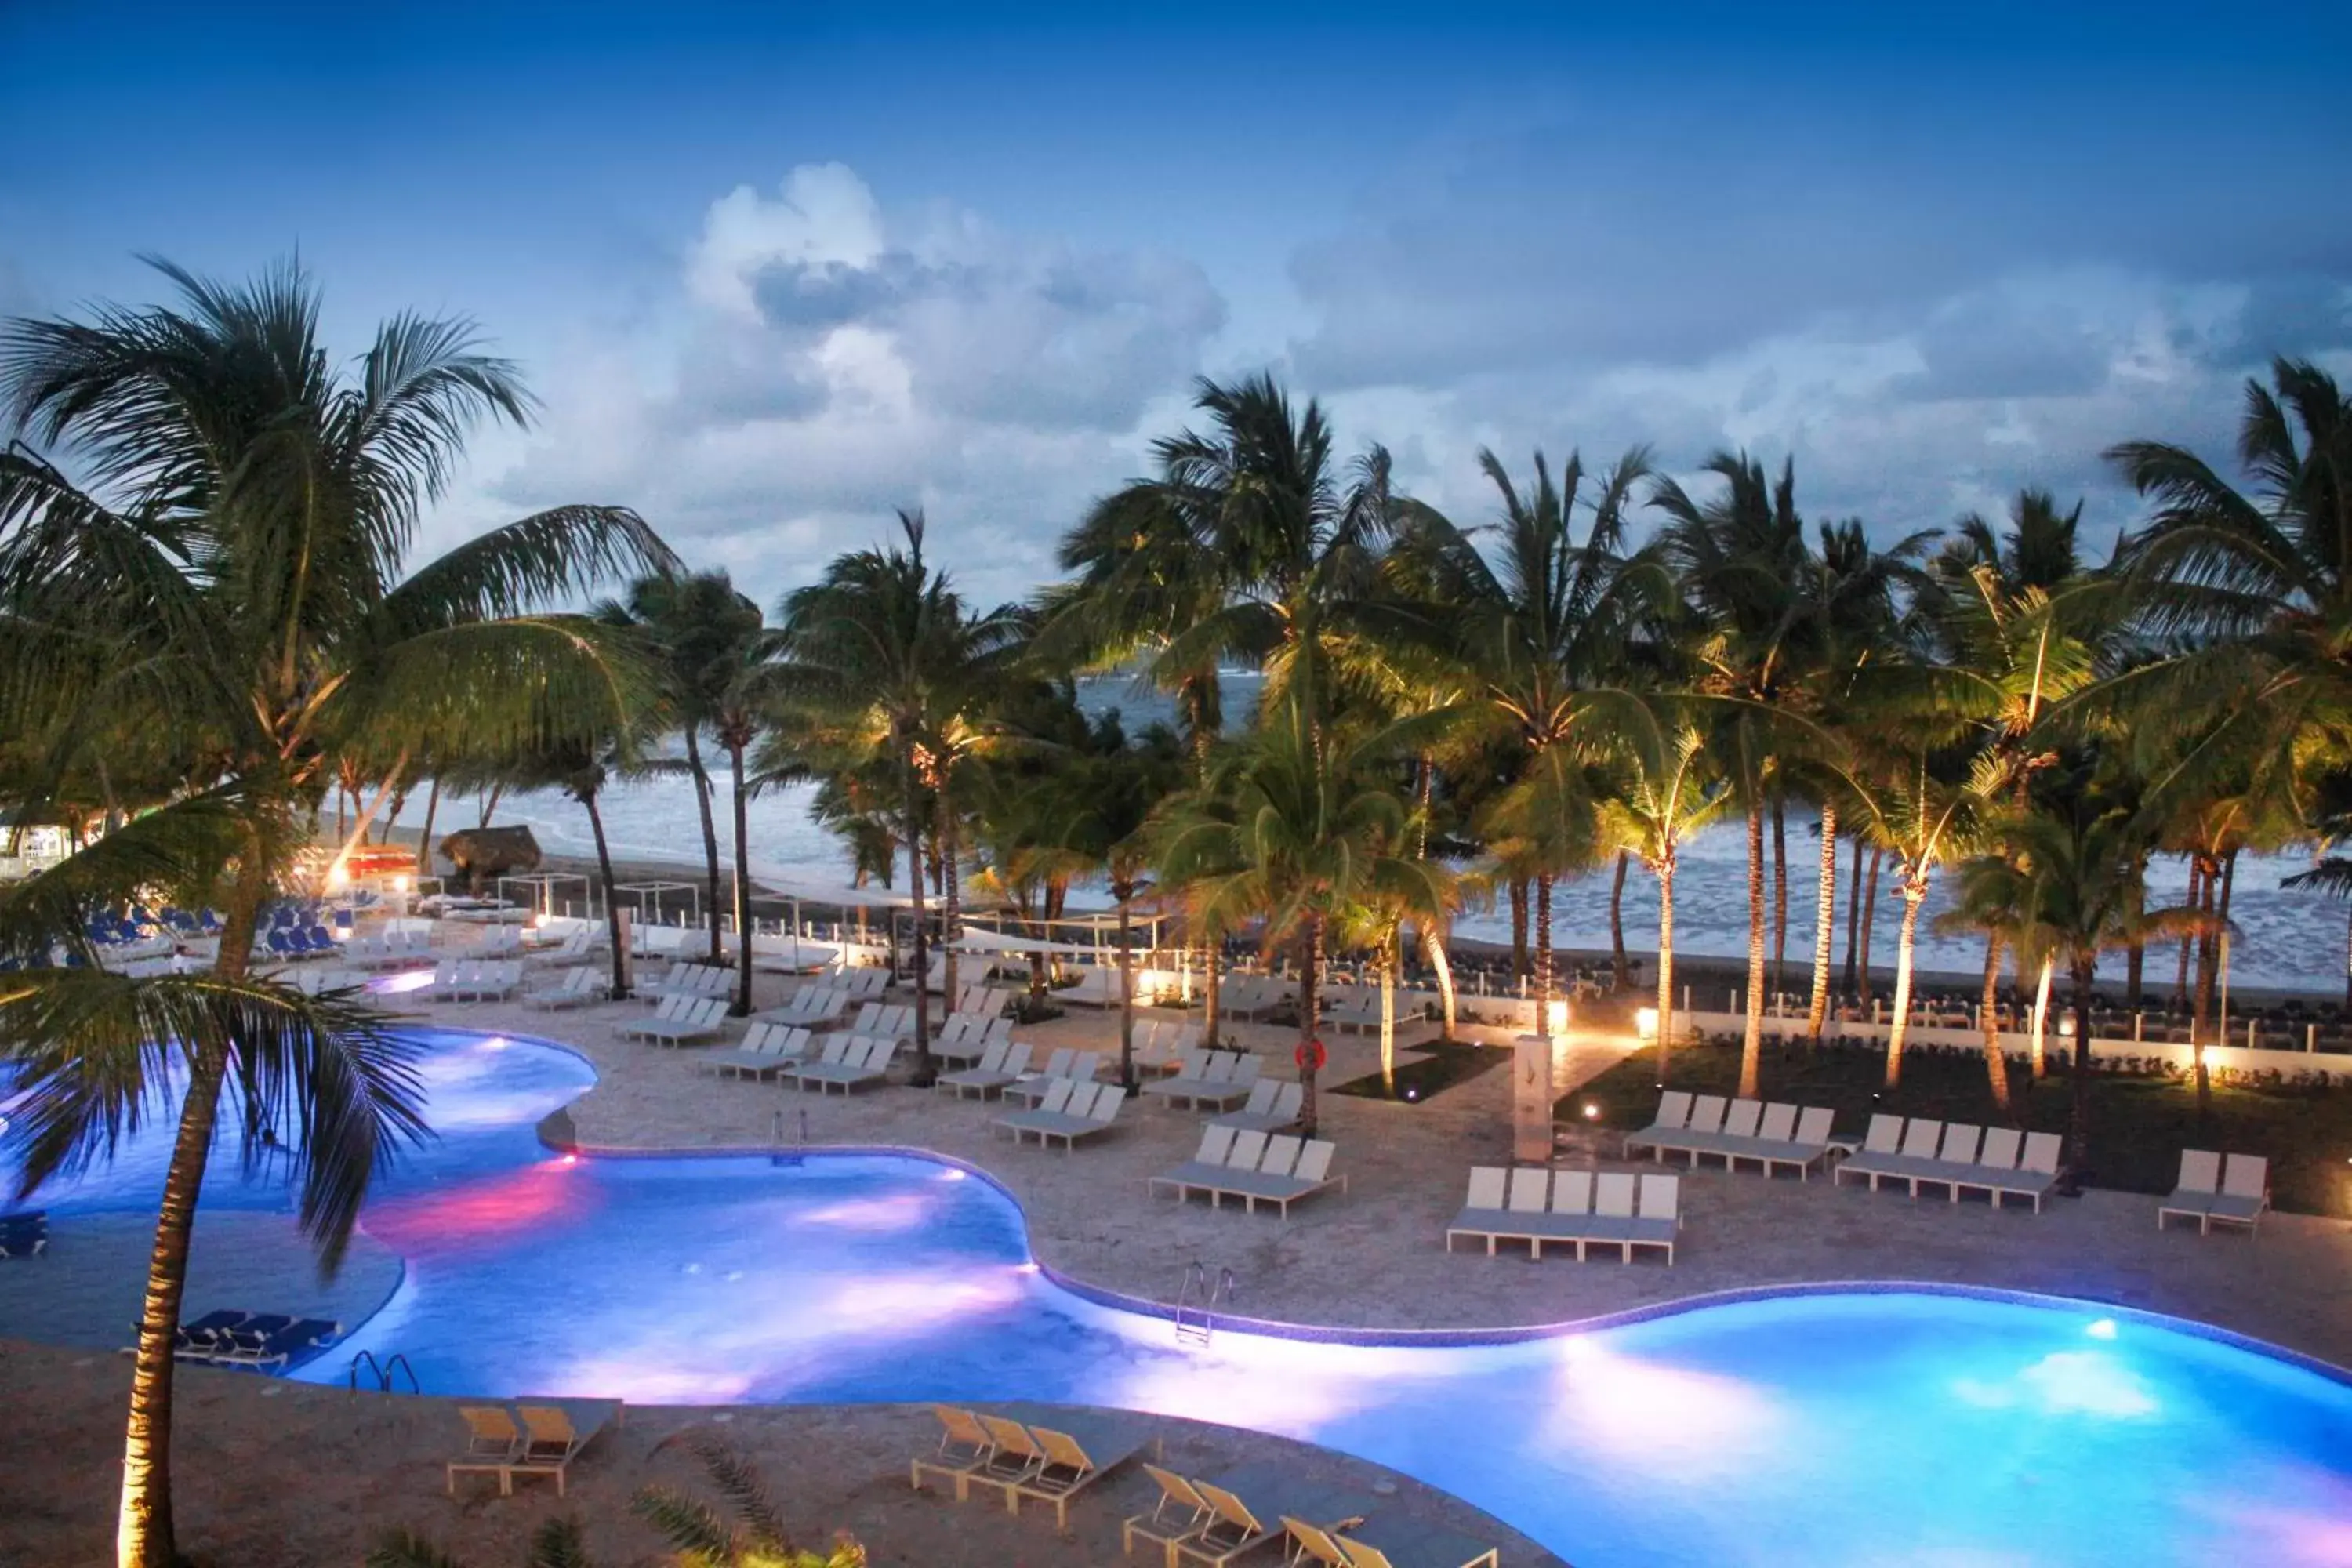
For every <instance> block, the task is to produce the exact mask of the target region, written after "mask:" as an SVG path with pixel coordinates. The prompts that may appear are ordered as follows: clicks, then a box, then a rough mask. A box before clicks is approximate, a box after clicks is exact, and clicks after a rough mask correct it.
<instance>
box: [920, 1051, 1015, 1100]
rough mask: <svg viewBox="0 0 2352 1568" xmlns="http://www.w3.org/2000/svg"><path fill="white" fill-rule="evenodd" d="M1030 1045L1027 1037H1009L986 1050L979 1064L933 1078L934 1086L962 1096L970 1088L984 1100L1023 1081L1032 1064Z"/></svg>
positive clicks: (958, 1097)
mask: <svg viewBox="0 0 2352 1568" xmlns="http://www.w3.org/2000/svg"><path fill="white" fill-rule="evenodd" d="M1029 1052H1030V1046H1029V1042H1028V1041H1026V1040H1013V1041H1009V1042H1007V1043H1005V1044H1004V1045H1002V1046H991V1047H988V1049H987V1050H986V1051H984V1052H982V1055H981V1058H980V1065H979V1066H978V1067H971V1068H959V1069H958V1070H956V1071H954V1072H943V1073H941V1074H940V1076H939V1077H938V1078H937V1079H933V1080H932V1082H931V1087H932V1088H933V1089H950V1090H952V1091H953V1092H954V1094H955V1097H956V1098H957V1099H958V1100H961V1099H962V1098H963V1097H964V1095H965V1093H966V1092H967V1091H969V1092H970V1093H971V1094H972V1095H973V1096H975V1097H976V1098H978V1099H981V1100H986V1099H987V1098H988V1097H989V1096H990V1095H992V1094H997V1093H1001V1092H1003V1090H1005V1089H1010V1088H1011V1087H1012V1086H1013V1085H1014V1084H1016V1083H1018V1082H1020V1081H1021V1079H1022V1078H1023V1076H1024V1073H1025V1071H1026V1069H1027V1068H1028V1066H1029Z"/></svg>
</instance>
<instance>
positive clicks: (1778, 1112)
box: [1625, 1089, 1836, 1177]
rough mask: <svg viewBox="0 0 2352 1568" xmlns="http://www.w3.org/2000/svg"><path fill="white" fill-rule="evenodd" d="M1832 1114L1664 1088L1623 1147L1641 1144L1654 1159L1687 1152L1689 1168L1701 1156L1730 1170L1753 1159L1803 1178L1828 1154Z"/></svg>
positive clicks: (1767, 1171) (1821, 1108) (1815, 1107)
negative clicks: (1651, 1113) (1652, 1116)
mask: <svg viewBox="0 0 2352 1568" xmlns="http://www.w3.org/2000/svg"><path fill="white" fill-rule="evenodd" d="M1835 1117H1836V1112H1834V1111H1832V1110H1830V1109H1829V1108H1828V1107H1826V1106H1819V1105H1813V1106H1802V1107H1800V1106H1795V1105H1786V1104H1780V1103H1773V1104H1769V1105H1768V1104H1766V1103H1765V1102H1764V1101H1762V1100H1725V1099H1724V1097H1723V1096H1721V1095H1719V1094H1702V1095H1699V1096H1697V1097H1696V1099H1694V1098H1693V1097H1692V1096H1691V1095H1689V1094H1686V1093H1684V1092H1683V1091H1682V1090H1680V1089H1670V1090H1668V1091H1667V1092H1666V1093H1664V1095H1661V1096H1660V1097H1659V1099H1658V1116H1657V1120H1656V1121H1653V1122H1652V1123H1651V1124H1650V1125H1649V1126H1647V1127H1644V1128H1643V1129H1642V1131H1639V1132H1633V1133H1628V1134H1627V1135H1626V1138H1625V1152H1627V1153H1629V1154H1630V1153H1632V1152H1633V1151H1634V1150H1636V1149H1647V1150H1649V1151H1651V1152H1652V1153H1653V1154H1654V1156H1655V1157H1656V1158H1657V1160H1658V1161H1659V1163H1664V1161H1665V1157H1666V1156H1667V1155H1668V1154H1669V1153H1674V1154H1687V1155H1689V1156H1690V1163H1691V1168H1692V1169H1694V1170H1696V1169H1697V1168H1698V1163H1699V1161H1700V1159H1701V1158H1703V1157H1706V1156H1713V1157H1714V1158H1717V1159H1719V1160H1721V1161H1722V1162H1723V1163H1724V1165H1725V1167H1726V1168H1727V1169H1728V1170H1734V1171H1736V1170H1738V1168H1739V1162H1740V1161H1742V1160H1753V1161H1755V1162H1756V1163H1758V1164H1759V1165H1760V1166H1761V1167H1763V1171H1764V1173H1765V1174H1766V1175H1768V1176H1769V1175H1770V1174H1772V1173H1773V1172H1774V1171H1775V1170H1776V1169H1778V1168H1779V1167H1780V1166H1782V1165H1786V1166H1789V1167H1790V1168H1791V1169H1793V1170H1794V1171H1795V1172H1796V1173H1797V1174H1798V1175H1799V1176H1800V1177H1805V1176H1809V1175H1810V1174H1811V1171H1812V1167H1813V1166H1815V1165H1817V1164H1820V1163H1822V1162H1824V1161H1826V1160H1827V1159H1828V1158H1829V1154H1830V1148H1831V1139H1830V1124H1831V1122H1832V1121H1834V1120H1835Z"/></svg>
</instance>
